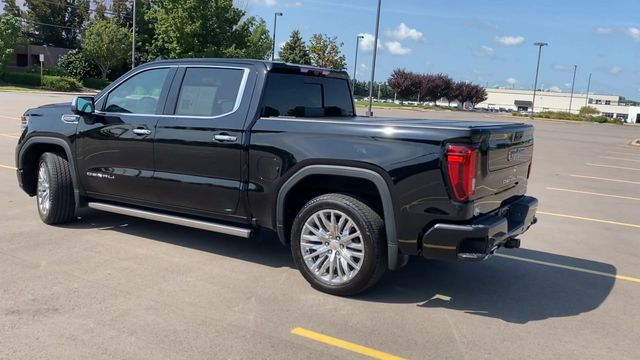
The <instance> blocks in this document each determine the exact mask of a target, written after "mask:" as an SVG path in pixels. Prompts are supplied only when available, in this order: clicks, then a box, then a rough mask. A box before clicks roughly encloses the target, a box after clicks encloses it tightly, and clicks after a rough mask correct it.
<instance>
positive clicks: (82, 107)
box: [71, 96, 96, 114]
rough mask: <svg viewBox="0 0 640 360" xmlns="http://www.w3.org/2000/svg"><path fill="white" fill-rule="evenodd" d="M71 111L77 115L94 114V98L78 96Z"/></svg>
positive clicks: (72, 103)
mask: <svg viewBox="0 0 640 360" xmlns="http://www.w3.org/2000/svg"><path fill="white" fill-rule="evenodd" d="M71 111H73V112H74V113H76V114H93V113H94V112H95V111H96V105H95V104H94V103H93V97H91V96H76V97H75V98H73V100H72V101H71Z"/></svg>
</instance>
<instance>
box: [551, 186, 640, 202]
mask: <svg viewBox="0 0 640 360" xmlns="http://www.w3.org/2000/svg"><path fill="white" fill-rule="evenodd" d="M547 190H554V191H564V192H571V193H576V194H585V195H595V196H606V197H612V198H616V199H625V200H635V201H640V198H635V197H631V196H621V195H611V194H602V193H594V192H589V191H581V190H572V189H560V188H554V187H547Z"/></svg>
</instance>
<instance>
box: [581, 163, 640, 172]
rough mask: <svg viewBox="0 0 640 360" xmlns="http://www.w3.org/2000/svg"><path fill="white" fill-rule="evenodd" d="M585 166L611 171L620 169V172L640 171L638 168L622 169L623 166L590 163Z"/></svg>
mask: <svg viewBox="0 0 640 360" xmlns="http://www.w3.org/2000/svg"><path fill="white" fill-rule="evenodd" d="M586 165H589V166H598V167H605V168H611V169H622V170H634V171H640V169H638V168H630V167H624V166H613V165H603V164H592V163H587V164H586Z"/></svg>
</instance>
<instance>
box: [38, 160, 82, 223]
mask: <svg viewBox="0 0 640 360" xmlns="http://www.w3.org/2000/svg"><path fill="white" fill-rule="evenodd" d="M36 186H37V194H36V199H37V204H38V214H39V215H40V219H42V221H43V222H44V223H45V224H49V225H53V224H61V223H65V222H69V221H71V220H72V219H73V215H74V213H75V201H74V199H73V183H72V180H71V169H70V167H69V162H68V161H67V159H65V158H63V157H62V156H60V155H58V154H54V153H44V154H42V156H41V157H40V163H39V164H38V180H37V185H36Z"/></svg>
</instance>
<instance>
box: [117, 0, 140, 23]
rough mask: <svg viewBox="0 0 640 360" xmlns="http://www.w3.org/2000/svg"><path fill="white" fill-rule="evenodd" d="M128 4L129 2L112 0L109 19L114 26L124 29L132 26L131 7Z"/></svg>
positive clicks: (127, 0)
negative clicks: (114, 23)
mask: <svg viewBox="0 0 640 360" xmlns="http://www.w3.org/2000/svg"><path fill="white" fill-rule="evenodd" d="M134 1H135V0H134ZM130 2H131V1H130V0H113V1H112V2H111V13H112V18H111V19H112V20H113V21H115V22H116V24H118V25H120V26H126V27H131V26H133V7H132V6H130V5H129V3H130ZM136 5H137V4H136ZM136 10H137V9H136Z"/></svg>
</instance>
